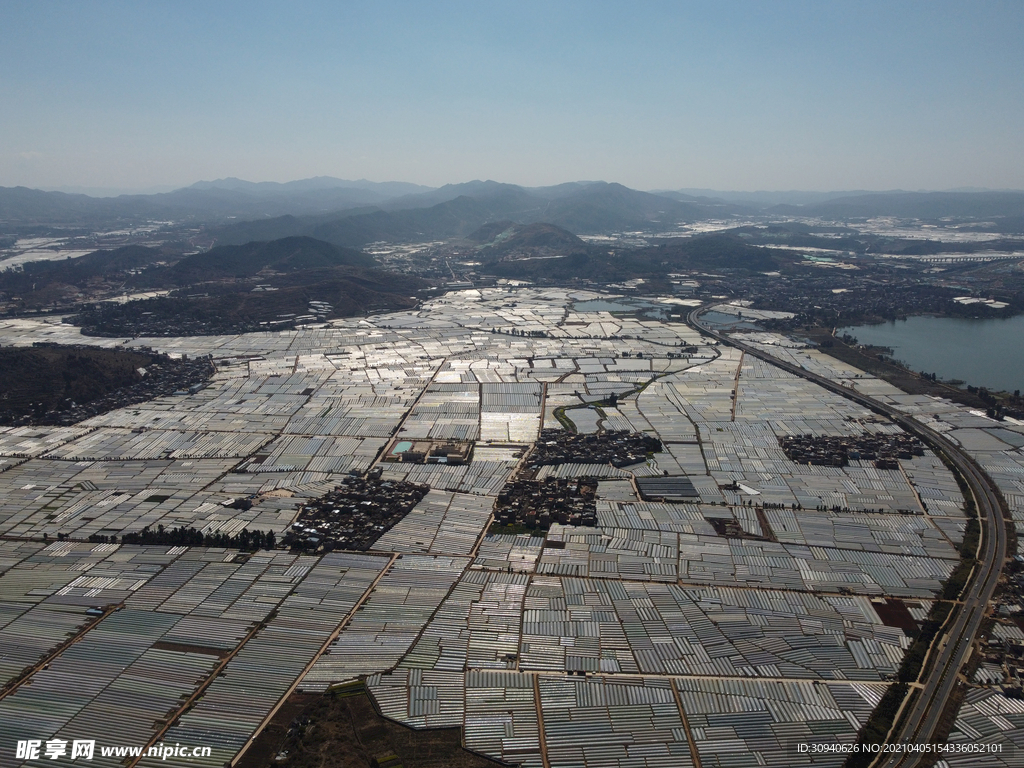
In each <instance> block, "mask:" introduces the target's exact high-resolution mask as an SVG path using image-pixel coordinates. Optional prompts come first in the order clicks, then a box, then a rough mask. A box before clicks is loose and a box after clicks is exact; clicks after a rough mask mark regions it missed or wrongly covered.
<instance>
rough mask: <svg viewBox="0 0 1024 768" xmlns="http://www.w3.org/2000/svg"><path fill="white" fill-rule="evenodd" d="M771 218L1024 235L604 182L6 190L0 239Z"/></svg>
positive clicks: (1002, 206) (871, 196)
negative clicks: (148, 228)
mask: <svg viewBox="0 0 1024 768" xmlns="http://www.w3.org/2000/svg"><path fill="white" fill-rule="evenodd" d="M752 216H766V217H769V218H775V217H777V218H780V219H781V218H786V217H792V216H808V217H822V218H826V219H834V220H851V219H857V218H869V217H877V216H893V217H899V218H917V219H922V220H926V221H933V220H934V221H937V220H940V219H944V218H946V219H948V218H952V219H957V220H960V221H965V222H967V223H968V224H969V223H971V221H972V220H973V221H974V222H975V223H979V224H980V223H982V222H986V223H987V222H991V227H990V228H993V229H995V230H996V231H1001V232H1006V233H1014V232H1020V231H1022V229H1024V192H1013V191H1009V192H996V191H969V192H964V191H954V192H863V193H860V192H858V193H849V192H751V193H741V192H721V193H718V192H713V191H711V190H700V189H687V190H676V191H663V192H659V193H657V194H655V193H650V192H641V191H638V190H634V189H629V188H628V187H624V186H622V185H621V184H614V183H606V182H603V181H580V182H569V183H566V184H559V185H556V186H551V187H521V186H517V185H514V184H503V183H500V182H496V181H471V182H467V183H464V184H447V185H445V186H443V187H440V188H438V189H432V188H430V187H424V186H421V185H416V184H408V183H405V182H383V183H377V182H371V181H366V180H358V181H346V180H344V179H335V178H331V177H326V176H321V177H316V178H312V179H304V180H300V181H293V182H287V183H283V184H281V183H276V182H258V183H256V182H249V181H243V180H241V179H234V178H228V179H219V180H216V181H202V182H198V183H196V184H193V185H192V186H190V187H185V188H183V189H178V190H174V191H173V192H164V193H159V194H152V195H121V196H118V197H89V196H87V195H79V194H65V193H62V192H43V191H40V190H34V189H28V188H26V187H0V234H4V233H7V234H12V233H16V232H17V231H20V230H23V229H25V228H31V227H46V226H64V227H68V226H71V227H82V228H94V229H101V228H103V227H114V226H120V225H124V224H130V223H138V222H142V221H153V220H158V221H159V220H171V221H178V222H193V223H196V224H201V225H205V226H207V227H208V228H212V230H213V232H214V234H215V235H216V237H217V242H218V243H222V244H242V243H246V242H249V241H252V240H275V239H280V238H282V237H290V236H295V235H307V236H311V237H316V238H319V239H322V240H326V241H328V242H331V243H334V244H336V245H342V246H347V247H361V246H363V245H365V244H366V243H369V242H374V241H377V240H388V241H410V240H429V239H441V238H449V237H464V236H466V235H469V234H470V233H472V232H473V231H475V230H476V229H478V228H479V227H481V226H483V225H484V224H489V223H493V222H497V221H511V222H514V223H516V224H531V223H535V222H546V223H550V224H554V225H556V226H558V227H561V228H563V229H566V230H568V231H570V232H572V233H574V234H598V233H609V232H629V231H635V230H640V231H645V232H658V231H662V232H668V231H671V230H673V229H674V228H676V227H677V226H678V225H679V224H683V223H689V222H695V221H699V220H703V219H709V218H714V219H726V220H727V219H729V218H731V217H734V218H748V217H752Z"/></svg>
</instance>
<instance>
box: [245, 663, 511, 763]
mask: <svg viewBox="0 0 1024 768" xmlns="http://www.w3.org/2000/svg"><path fill="white" fill-rule="evenodd" d="M281 714H282V715H283V716H282V717H280V718H275V719H274V721H272V722H271V724H270V725H269V726H268V727H267V728H266V729H265V730H264V731H263V732H262V733H261V734H260V735H259V736H258V737H257V739H256V741H255V743H254V744H253V745H252V747H250V748H249V750H248V751H247V752H246V753H245V755H243V757H242V759H241V760H240V761H239V763H238V765H239V768H267V767H268V766H281V767H282V768H492V767H494V766H498V765H501V764H500V763H497V762H495V761H493V760H489V759H487V758H486V757H482V756H480V755H476V754H474V753H472V752H469V751H468V750H466V749H464V748H463V747H462V735H461V733H460V729H458V728H430V729H426V730H413V729H412V728H408V727H406V726H404V725H400V724H398V723H395V722H393V721H391V720H388V719H387V718H385V717H383V716H381V715H380V714H379V713H378V712H377V710H376V708H375V707H374V705H373V702H372V700H371V699H370V697H369V696H368V695H367V694H366V689H365V686H364V685H363V684H362V683H355V684H351V685H345V686H339V687H338V688H335V689H332V690H331V691H329V692H328V693H326V694H324V695H323V696H316V697H312V696H309V695H308V694H299V695H297V696H293V697H291V698H290V699H289V700H288V701H287V702H286V703H285V706H284V707H282V708H281Z"/></svg>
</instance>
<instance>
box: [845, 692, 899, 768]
mask: <svg viewBox="0 0 1024 768" xmlns="http://www.w3.org/2000/svg"><path fill="white" fill-rule="evenodd" d="M908 690H909V687H908V686H907V684H906V683H896V684H894V685H890V686H889V689H888V690H887V691H886V692H885V693H884V694H883V695H882V700H881V701H879V702H878V706H877V707H875V711H874V712H872V713H871V717H870V718H869V719H868V721H867V722H866V723H865V724H864V727H863V728H861V729H860V733H859V734H857V744H858V745H862V749H863V746H865V745H868V744H882V743H884V742H885V737H886V735H887V734H888V733H889V729H890V728H892V724H893V721H894V720H895V719H896V713H897V712H899V709H900V704H902V703H903V699H905V698H906V696H907V691H908ZM875 757H876V755H875V753H874V752H871V751H867V750H863V751H860V752H855V753H853V754H851V755H850V756H849V757H848V758H846V762H845V763H844V764H843V765H844V768H867V766H869V765H871V763H872V762H873V761H874V759H875Z"/></svg>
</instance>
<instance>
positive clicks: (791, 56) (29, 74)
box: [0, 0, 1024, 190]
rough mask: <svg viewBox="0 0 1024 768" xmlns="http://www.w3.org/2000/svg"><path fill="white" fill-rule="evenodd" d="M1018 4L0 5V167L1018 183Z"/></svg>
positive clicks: (425, 179)
mask: <svg viewBox="0 0 1024 768" xmlns="http://www.w3.org/2000/svg"><path fill="white" fill-rule="evenodd" d="M1022 32H1024V2H1021V0H1009V1H1008V2H986V1H985V0H972V2H962V0H961V1H958V2H940V1H939V0H928V1H927V2H900V1H899V0H886V1H885V2H870V1H868V0H856V1H855V2H835V1H831V2H821V1H819V0H815V1H814V2H784V1H783V0H773V1H772V2H761V1H759V2H726V1H725V0H715V1H714V2H707V3H703V2H679V1H678V0H676V1H671V2H643V1H642V0H641V1H640V2H631V3H627V2H614V3H611V2H608V3H605V2H598V1H597V0H587V1H586V2H578V3H575V2H557V0H544V1H543V2H536V3H534V2H526V1H524V0H516V2H514V3H502V2H492V1H490V0H485V1H484V2H480V0H476V1H474V2H465V3H459V2H442V1H439V0H431V2H422V1H421V2H387V1H382V0H375V1H374V2H357V1H356V0H334V1H332V2H323V3H303V2H289V3H260V2H255V1H254V0H246V2H217V1H216V0H215V1H214V2H209V1H208V0H207V1H205V2H196V3H193V2H184V1H183V0H173V2H157V1H156V0H147V2H137V1H136V0H132V1H130V2H123V3H121V2H104V1H102V0H95V1H93V2H80V1H77V0H76V1H75V2H47V1H46V0H28V1H27V2H20V1H19V0H3V2H0V186H13V185H18V184H23V185H27V186H37V187H54V186H76V185H78V186H91V187H120V188H126V187H130V188H144V187H151V186H157V185H179V186H180V185H186V184H190V183H192V182H194V181H197V180H200V179H214V178H220V177H225V176H238V177H241V178H245V179H249V180H253V181H262V180H274V181H287V180H291V179H298V178H305V177H309V176H317V175H330V176H339V177H342V178H352V179H355V178H362V177H365V178H369V179H372V180H375V181H385V180H402V181H413V182H418V183H421V184H430V185H435V186H436V185H441V184H444V183H446V182H458V181H467V180H470V179H474V178H481V179H486V178H491V179H496V180H499V181H507V182H513V183H519V184H525V185H541V184H553V183H559V182H563V181H569V180H581V179H604V180H607V181H618V182H621V183H623V184H627V185H629V186H632V187H636V188H641V189H654V188H681V187H711V188H716V189H748V190H749V189H818V190H833V189H857V188H863V189H893V188H903V189H924V188H927V189H945V188H952V187H961V186H979V187H993V188H1024V42H1022V37H1021V34H1022Z"/></svg>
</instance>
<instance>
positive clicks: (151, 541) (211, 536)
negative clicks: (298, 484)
mask: <svg viewBox="0 0 1024 768" xmlns="http://www.w3.org/2000/svg"><path fill="white" fill-rule="evenodd" d="M116 539H117V537H116V536H111V537H107V536H104V535H102V534H93V535H92V536H90V537H89V541H91V542H93V543H98V544H105V543H107V542H110V543H115V542H116ZM121 543H122V544H142V545H159V546H171V547H223V548H225V549H240V550H242V551H243V552H256V551H257V550H260V549H274V548H275V547H277V537H276V536H275V535H274V532H273V531H250V530H249V529H248V528H243V529H242V530H241V531H239V532H238V533H236V534H234V535H233V536H231V535H228V534H226V533H203V532H202V531H200V530H198V529H196V528H186V527H185V526H180V527H178V528H164V527H163V526H162V525H158V526H157V528H156V530H155V531H154V530H153V529H151V528H143V529H142V530H141V531H138V532H135V533H126V534H124V535H123V536H122V537H121Z"/></svg>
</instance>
